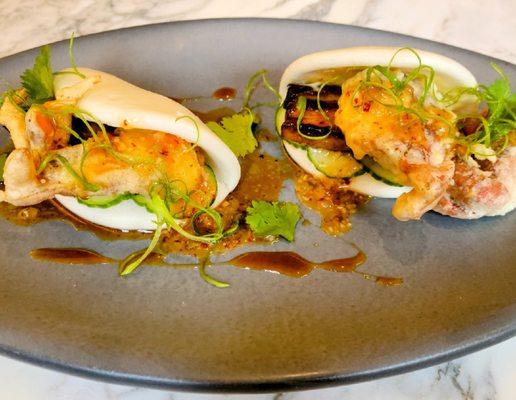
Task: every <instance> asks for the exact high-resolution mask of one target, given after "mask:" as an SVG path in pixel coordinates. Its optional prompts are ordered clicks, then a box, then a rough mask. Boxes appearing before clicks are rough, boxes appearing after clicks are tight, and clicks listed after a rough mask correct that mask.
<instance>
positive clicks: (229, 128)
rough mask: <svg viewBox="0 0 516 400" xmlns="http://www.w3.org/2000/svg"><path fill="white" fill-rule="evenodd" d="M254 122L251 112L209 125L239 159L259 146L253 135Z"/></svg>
mask: <svg viewBox="0 0 516 400" xmlns="http://www.w3.org/2000/svg"><path fill="white" fill-rule="evenodd" d="M253 121H254V117H253V114H252V113H251V112H250V111H249V112H247V113H245V114H241V113H239V114H234V115H232V116H231V117H224V118H222V121H221V122H220V123H217V122H213V121H210V122H208V123H207V125H208V128H210V129H211V130H212V131H213V132H215V134H216V135H217V136H218V137H219V138H221V139H222V141H223V142H224V143H226V145H227V146H228V147H229V148H230V149H231V151H232V152H233V153H235V155H236V156H237V157H243V156H245V155H247V154H249V153H252V152H253V151H254V149H256V147H257V146H258V142H257V141H256V138H255V137H254V135H253V129H252V126H253Z"/></svg>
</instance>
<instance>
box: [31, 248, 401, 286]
mask: <svg viewBox="0 0 516 400" xmlns="http://www.w3.org/2000/svg"><path fill="white" fill-rule="evenodd" d="M30 255H31V256H32V258H34V259H36V260H42V261H50V262H55V263H61V264H69V265H70V264H71V265H76V264H82V265H88V264H90V265H91V264H115V263H117V262H118V260H115V259H113V258H110V257H106V256H103V255H102V254H100V253H98V252H96V251H93V250H88V249H81V248H74V247H71V248H42V249H36V250H32V251H31V253H30ZM365 261H366V255H365V254H364V253H363V252H362V251H358V252H357V254H355V255H354V256H352V257H348V258H340V259H336V260H329V261H324V262H312V261H309V260H307V259H306V258H304V257H302V256H300V255H299V254H297V253H294V252H291V251H277V252H275V251H263V252H260V251H254V252H249V253H243V254H240V255H239V256H236V257H235V258H232V259H231V260H229V261H227V262H222V263H219V264H229V265H232V266H234V267H237V268H245V269H253V270H261V271H269V272H277V273H280V274H282V275H286V276H290V277H294V278H301V277H303V276H306V275H309V274H310V273H311V272H312V271H313V270H314V269H323V270H326V271H330V272H337V273H343V272H348V273H356V274H359V275H360V276H362V277H363V278H364V279H367V280H372V281H374V282H376V283H377V284H379V285H381V286H395V285H400V284H402V283H403V279H402V278H397V277H387V276H378V275H373V274H369V273H365V272H360V271H357V268H358V267H359V266H360V265H362V264H363V263H364V262H365ZM145 264H147V265H153V266H166V267H178V268H179V267H188V266H190V267H195V266H196V264H173V263H167V262H165V261H164V256H163V255H161V254H157V253H152V254H151V255H150V256H149V257H148V258H147V259H146V260H145Z"/></svg>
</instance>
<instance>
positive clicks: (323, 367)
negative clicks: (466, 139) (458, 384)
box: [0, 20, 516, 391]
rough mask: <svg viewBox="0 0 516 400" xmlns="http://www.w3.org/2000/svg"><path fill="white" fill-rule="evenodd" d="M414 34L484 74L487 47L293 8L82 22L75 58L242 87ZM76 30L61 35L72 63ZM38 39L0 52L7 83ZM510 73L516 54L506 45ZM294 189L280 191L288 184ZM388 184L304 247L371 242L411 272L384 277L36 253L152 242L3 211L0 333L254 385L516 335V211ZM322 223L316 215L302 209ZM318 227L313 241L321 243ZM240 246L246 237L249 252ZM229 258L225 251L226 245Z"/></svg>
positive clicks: (144, 375) (462, 349)
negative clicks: (321, 17) (71, 262)
mask: <svg viewBox="0 0 516 400" xmlns="http://www.w3.org/2000/svg"><path fill="white" fill-rule="evenodd" d="M371 44H376V45H391V46H412V47H417V48H421V49H425V50H430V51H436V52H438V53H442V54H444V55H447V56H451V57H453V58H455V59H457V60H458V61H460V62H462V63H464V64H465V65H466V66H467V67H468V68H470V69H471V71H473V73H474V74H475V75H476V76H477V78H478V79H479V81H490V80H491V79H493V78H494V77H495V74H494V72H493V71H492V70H491V68H490V66H489V62H490V61H492V59H490V58H488V57H485V56H482V55H479V54H475V53H472V52H469V51H465V50H461V49H458V48H454V47H449V46H445V45H442V44H438V43H433V42H428V41H425V40H420V39H415V38H411V37H407V36H401V35H396V34H392V33H386V32H379V31H372V30H367V29H361V28H356V27H350V26H342V25H331V24H323V23H313V22H300V21H284V20H213V21H199V22H183V23H171V24H164V25H154V26H146V27H142V28H135V29H127V30H120V31H115V32H108V33H102V34H98V35H93V36H88V37H85V38H81V39H80V40H78V43H77V50H76V57H77V60H78V63H79V64H80V65H84V66H91V67H94V68H97V69H102V70H105V71H109V72H112V73H115V74H117V75H119V76H121V77H123V78H125V79H127V80H129V81H132V82H134V83H136V84H139V85H142V86H144V87H146V88H149V89H151V90H155V91H158V92H161V93H164V94H167V95H170V96H175V97H182V96H191V95H198V94H210V93H211V91H212V90H213V89H215V88H217V87H220V86H224V85H230V86H235V87H240V88H241V87H243V85H244V84H245V82H246V81H247V79H248V77H249V76H250V74H251V73H252V72H254V71H255V70H257V69H259V68H268V69H269V70H270V71H271V72H272V77H273V78H274V79H275V80H276V81H277V80H278V79H279V76H280V75H281V72H282V70H283V69H284V68H285V67H286V66H287V65H288V64H289V63H290V62H291V61H292V60H294V59H295V58H297V57H299V56H301V55H303V54H305V53H310V52H313V51H317V50H325V49H332V48H338V47H346V46H356V45H371ZM66 46H67V44H66V43H58V44H56V45H54V46H53V62H54V66H55V67H62V66H65V65H67V58H66V57H67V56H66ZM35 54H36V52H35V51H28V52H25V53H22V54H18V55H15V56H12V57H8V58H6V59H4V60H1V61H0V76H2V77H3V78H5V79H7V80H8V81H9V82H11V83H12V84H15V83H16V82H17V76H18V74H19V73H20V71H22V70H23V69H24V68H26V67H28V66H30V65H31V63H32V60H33V58H34V55H35ZM497 62H499V64H500V65H502V66H503V67H504V68H505V70H506V71H507V73H508V75H509V76H510V78H511V79H512V81H513V82H516V67H515V66H513V65H509V64H507V63H505V62H502V61H497ZM291 196H292V194H291V190H290V188H288V187H287V188H286V190H285V193H284V197H285V198H289V197H291ZM391 205H392V203H391V202H390V201H381V200H375V201H372V202H371V203H370V204H369V205H368V206H367V207H366V208H365V209H364V210H363V211H362V212H360V213H359V215H356V216H355V217H354V218H353V224H354V228H353V230H352V231H351V232H350V233H349V234H347V235H345V236H343V237H342V238H338V239H337V238H331V237H328V236H325V235H323V234H322V233H321V232H320V231H319V229H318V228H317V227H316V226H317V225H316V224H315V225H312V226H302V227H300V229H299V230H298V233H297V240H296V243H295V245H292V246H289V245H287V244H285V243H280V244H278V245H277V246H276V247H275V248H276V249H287V248H288V249H294V250H295V251H297V252H299V253H301V254H303V255H305V256H307V257H308V258H312V259H316V260H323V259H328V258H336V257H343V256H349V255H351V254H353V253H354V249H353V248H352V247H351V246H350V243H355V244H357V245H358V246H360V247H361V248H362V249H364V251H365V252H366V253H367V255H368V262H367V264H366V265H365V268H366V269H367V270H368V271H371V272H373V273H378V274H388V275H396V276H403V277H404V278H405V283H404V284H403V285H402V286H400V287H392V288H385V287H380V286H377V285H375V284H374V283H371V282H367V281H364V280H362V279H361V278H360V277H358V276H353V275H350V274H335V273H331V272H326V271H316V272H315V273H313V274H312V275H310V276H308V277H305V278H303V279H293V278H287V277H284V276H280V275H275V274H271V273H266V272H256V271H246V270H236V269H230V268H224V267H217V268H214V269H213V270H212V272H213V273H214V274H215V275H216V276H218V277H220V278H222V279H225V280H227V281H229V282H231V284H232V285H231V287H230V288H228V289H215V288H212V287H210V286H208V285H207V284H206V283H205V282H204V281H203V280H201V279H200V278H199V277H198V275H197V273H196V272H195V271H194V270H171V269H157V268H143V269H141V270H140V271H139V272H138V273H137V274H135V275H134V276H131V277H129V278H128V279H121V278H119V277H118V276H117V274H116V269H115V267H114V266H112V267H111V266H84V267H79V266H78V267H69V266H63V265H57V264H43V263H40V262H36V261H33V260H31V258H30V257H29V250H31V249H32V248H37V247H53V246H55V247H59V246H83V247H89V248H93V249H97V250H100V251H102V252H103V253H105V254H108V255H112V256H122V255H124V254H126V253H127V252H129V251H131V250H133V249H136V248H140V247H141V246H142V243H134V242H130V241H120V242H115V243H107V242H102V241H101V240H99V239H96V238H95V237H94V236H93V235H91V234H89V233H85V232H80V233H79V232H75V231H74V230H73V228H71V227H70V226H68V225H66V224H64V223H61V222H48V223H44V224H40V225H37V226H33V227H30V228H21V227H15V226H12V225H10V224H8V223H6V222H5V221H0V234H1V238H2V240H1V241H0V254H1V259H0V260H1V261H0V268H1V275H2V278H1V279H0V299H1V300H0V301H1V303H0V343H1V344H0V348H1V351H2V352H3V353H4V354H7V355H11V356H14V357H17V358H21V359H24V360H28V361H31V362H34V363H38V364H41V365H44V366H48V367H51V368H56V369H61V370H64V371H66V372H70V373H76V374H81V375H87V376H90V377H95V378H99V379H106V380H112V381H119V382H126V383H132V384H138V385H150V386H160V387H168V388H174V389H189V390H228V391H259V390H272V389H294V388H300V387H308V386H318V385H329V384H342V383H349V382H357V381H361V380H366V379H373V378H377V377H380V376H386V375H390V374H394V373H399V372H402V371H408V370H411V369H414V368H420V367H424V366H427V365H430V364H432V363H437V362H441V361H443V360H446V359H449V358H452V357H456V356H458V355H462V354H464V353H466V352H469V351H473V350H476V349H479V348H481V347H484V346H488V345H490V344H493V343H495V342H498V341H500V340H503V339H505V338H508V337H510V336H511V335H513V334H514V331H515V320H516V290H515V288H516V274H515V264H516V262H515V260H516V247H515V246H514V235H515V233H516V225H515V222H516V213H514V212H513V213H512V214H510V215H508V216H506V217H503V218H487V219H483V220H480V221H460V220H454V219H450V218H446V217H442V216H439V215H437V214H432V213H430V214H428V215H426V216H425V217H424V218H423V220H422V221H419V222H408V223H401V222H397V221H396V220H394V218H393V217H391V215H390V207H391ZM303 212H304V213H305V215H306V216H307V217H308V218H309V219H310V220H312V221H314V222H315V223H317V218H316V216H315V215H314V214H312V213H310V212H308V211H307V210H303ZM316 243H317V244H318V246H316V245H315V244H316ZM243 250H244V249H239V252H241V251H243ZM225 257H227V258H229V255H227V256H225Z"/></svg>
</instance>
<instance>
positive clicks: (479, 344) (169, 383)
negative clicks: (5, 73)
mask: <svg viewBox="0 0 516 400" xmlns="http://www.w3.org/2000/svg"><path fill="white" fill-rule="evenodd" d="M213 22H216V23H221V24H226V23H231V22H238V23H240V22H255V23H279V24H281V23H293V24H295V23H302V24H310V25H321V26H328V25H330V26H335V27H347V28H348V29H353V30H360V31H369V32H379V33H387V34H392V35H396V36H398V37H401V38H408V39H417V40H419V41H423V42H427V43H432V44H439V45H445V46H446V47H448V48H451V49H458V50H460V51H462V52H467V53H469V54H472V55H476V56H478V55H479V56H483V57H486V58H489V59H490V60H493V61H497V62H499V63H502V64H506V65H510V66H513V67H516V64H513V63H512V62H511V61H507V60H504V59H499V58H496V57H493V56H490V55H487V54H484V53H480V52H477V51H473V50H469V49H464V48H461V47H459V46H455V45H452V44H447V43H442V42H438V41H434V40H431V39H426V38H422V37H417V36H412V35H408V34H404V33H398V32H393V31H388V30H383V29H375V28H369V27H362V26H357V25H351V24H341V23H336V22H325V21H315V20H305V19H299V18H261V17H249V18H245V17H240V18H239V17H227V18H224V17H223V18H204V19H185V20H180V21H164V22H157V23H149V24H143V25H136V26H130V27H124V28H118V29H112V30H106V31H101V32H95V33H91V34H87V35H82V36H78V37H76V39H80V38H85V37H90V38H91V37H95V36H97V35H105V34H113V33H116V32H120V31H126V30H134V29H159V28H160V26H165V25H183V24H198V23H199V24H203V23H213ZM67 41H68V39H63V40H58V41H54V42H51V43H48V45H50V46H52V45H56V44H60V43H63V42H67ZM43 45H45V44H43ZM43 45H38V46H35V47H31V48H29V49H26V50H23V51H20V52H17V53H14V54H9V55H7V56H4V57H1V58H0V62H1V61H4V60H9V59H11V58H13V57H18V56H21V55H23V54H26V53H30V52H33V51H35V50H37V49H39V48H40V47H41V46H43ZM515 336H516V320H514V321H511V323H509V324H507V325H506V326H502V327H501V328H498V329H494V330H493V332H487V333H486V332H484V333H483V334H482V335H480V337H479V338H473V339H472V340H471V339H470V340H466V341H463V343H462V344H459V345H456V346H454V347H450V348H448V349H447V350H446V351H443V352H440V353H436V354H433V355H430V356H426V357H420V358H414V359H412V360H410V361H404V362H399V363H396V364H391V365H389V366H382V367H379V368H376V369H369V370H364V371H359V372H354V373H344V374H335V375H328V374H304V375H302V376H296V377H289V378H283V379H278V380H256V381H253V380H246V381H229V380H228V381H210V380H188V381H185V380H175V379H172V378H164V377H156V376H148V375H139V374H130V373H123V372H120V371H114V370H111V371H108V370H103V369H97V368H93V367H87V366H83V365H79V364H74V363H70V362H66V361H61V360H58V359H53V358H51V357H46V356H41V355H37V354H34V353H31V352H27V351H23V350H18V349H16V348H15V347H12V346H8V345H4V344H2V343H0V355H3V356H6V357H8V358H11V359H14V360H18V361H22V362H27V363H29V364H32V365H35V366H39V367H43V368H47V369H50V370H53V371H58V372H62V373H66V374H70V375H74V376H78V377H82V378H88V379H94V380H97V381H103V382H107V383H114V384H122V385H133V386H140V387H147V388H152V389H165V390H176V391H185V392H199V393H210V392H212V393H216V392H218V393H271V392H277V391H298V390H307V389H316V388H324V387H330V386H339V385H348V384H352V383H360V382H365V381H370V380H375V379H381V378H387V377H391V376H394V375H399V374H403V373H408V372H412V371H415V370H418V369H423V368H427V367H431V366H434V365H437V364H440V363H443V362H447V361H450V360H452V359H455V358H459V357H462V356H465V355H467V354H470V353H473V352H476V351H479V350H482V349H485V348H487V347H490V346H493V345H496V344H498V343H501V342H504V341H507V340H509V339H511V338H513V337H515Z"/></svg>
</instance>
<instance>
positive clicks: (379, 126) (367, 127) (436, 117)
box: [336, 72, 455, 221]
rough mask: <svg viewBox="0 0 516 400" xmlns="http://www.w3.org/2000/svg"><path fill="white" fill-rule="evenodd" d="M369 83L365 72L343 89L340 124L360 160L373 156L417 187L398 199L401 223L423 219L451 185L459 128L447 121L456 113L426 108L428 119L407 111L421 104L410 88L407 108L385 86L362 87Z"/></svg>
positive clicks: (396, 209)
mask: <svg viewBox="0 0 516 400" xmlns="http://www.w3.org/2000/svg"><path fill="white" fill-rule="evenodd" d="M364 79H365V72H361V73H359V74H357V75H356V76H355V77H353V78H351V79H349V80H348V81H346V83H345V84H344V85H343V87H342V96H341V98H340V100H339V110H338V111H337V113H336V123H337V125H338V126H339V127H340V129H341V130H342V132H343V133H344V135H345V137H346V143H347V144H348V146H349V147H350V148H351V149H352V150H353V153H354V155H355V157H356V158H357V159H361V158H362V157H364V156H365V155H369V156H371V157H373V158H374V159H375V160H376V161H377V162H378V163H379V164H380V165H382V166H383V167H384V168H386V169H388V170H390V171H392V172H394V173H395V174H396V175H397V176H398V177H399V182H400V183H402V184H404V185H406V186H412V187H413V189H412V190H411V191H410V192H408V193H405V194H403V195H402V196H401V197H400V198H398V200H397V201H396V203H395V205H394V208H393V215H394V216H395V217H396V218H398V219H400V220H402V221H406V220H410V219H419V218H420V217H421V216H422V215H423V214H424V213H425V212H426V211H428V210H431V209H432V208H433V207H434V206H435V205H436V204H437V202H438V201H439V199H440V198H441V197H442V196H443V195H444V193H445V192H446V189H447V188H448V186H449V185H450V183H451V182H452V177H453V172H454V163H453V161H452V158H453V156H454V148H453V145H452V140H451V138H452V137H453V135H454V133H455V128H454V126H453V125H452V124H451V123H446V122H445V121H451V120H452V119H453V118H454V115H453V114H452V113H451V112H448V111H445V110H441V109H439V108H436V107H433V106H425V114H426V116H427V119H425V120H423V119H421V118H419V117H418V116H417V115H416V114H415V113H412V112H409V111H407V109H413V108H414V105H415V104H416V103H417V98H416V96H415V94H414V90H413V88H412V87H411V86H406V87H405V88H404V89H403V91H402V93H401V94H400V96H399V101H400V102H399V103H398V105H401V106H402V107H403V109H402V108H401V107H396V106H395V101H394V99H393V98H392V96H390V95H389V94H388V93H387V92H386V91H385V90H383V89H382V88H378V87H374V86H366V87H360V85H361V83H362V82H363V81H364Z"/></svg>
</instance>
